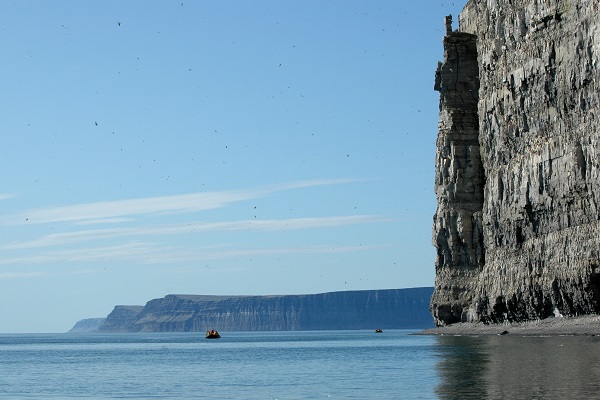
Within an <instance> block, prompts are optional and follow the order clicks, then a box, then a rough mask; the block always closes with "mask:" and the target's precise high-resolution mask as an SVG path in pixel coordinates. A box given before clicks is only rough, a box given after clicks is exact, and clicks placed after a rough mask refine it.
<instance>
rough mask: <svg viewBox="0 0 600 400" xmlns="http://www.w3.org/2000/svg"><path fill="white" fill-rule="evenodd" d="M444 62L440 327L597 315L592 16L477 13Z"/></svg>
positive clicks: (545, 4)
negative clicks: (481, 322)
mask: <svg viewBox="0 0 600 400" xmlns="http://www.w3.org/2000/svg"><path fill="white" fill-rule="evenodd" d="M444 48H445V54H444V63H440V65H439V66H438V72H437V74H436V84H435V88H436V89H437V90H439V91H440V128H439V134H438V141H437V157H436V182H435V187H436V194H437V198H438V210H437V212H436V215H435V217H434V227H433V242H434V245H435V246H436V248H437V253H438V257H437V261H436V284H435V291H434V295H433V296H432V301H431V309H432V312H433V315H434V318H435V320H436V324H438V325H445V324H450V323H453V322H458V321H483V322H501V321H505V320H508V321H522V320H528V319H536V318H546V317H548V316H552V315H559V314H562V315H576V314H587V313H596V312H598V311H600V204H599V202H600V128H599V123H600V115H599V112H600V109H599V106H600V76H599V75H598V74H599V72H600V71H599V66H600V65H599V64H600V2H598V1H593V0H590V1H586V0H581V1H567V0H553V1H550V0H472V1H469V2H468V3H467V4H466V6H465V7H464V9H463V11H462V12H461V14H460V15H459V28H458V30H457V31H454V32H452V30H451V28H449V29H448V31H447V35H446V37H445V38H444ZM473 50H475V53H474V52H473ZM474 65H476V68H475V67H474ZM475 92H476V93H475ZM474 102H475V103H476V107H474ZM473 114H475V115H473ZM471 117H473V118H471ZM475 132H477V134H476V135H475ZM475 136H477V137H476V138H475Z"/></svg>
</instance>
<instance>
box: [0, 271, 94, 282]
mask: <svg viewBox="0 0 600 400" xmlns="http://www.w3.org/2000/svg"><path fill="white" fill-rule="evenodd" d="M95 273H97V271H93V270H78V271H67V272H59V273H54V272H46V271H44V272H42V271H33V272H1V273H0V280H6V279H28V278H44V277H49V276H67V275H85V274H95Z"/></svg>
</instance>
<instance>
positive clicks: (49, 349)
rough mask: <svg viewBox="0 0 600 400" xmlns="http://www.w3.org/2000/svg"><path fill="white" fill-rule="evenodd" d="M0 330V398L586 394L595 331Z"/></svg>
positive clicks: (590, 393) (596, 357) (597, 380)
mask: <svg viewBox="0 0 600 400" xmlns="http://www.w3.org/2000/svg"><path fill="white" fill-rule="evenodd" d="M410 333H412V331H401V330H400V331H385V332H383V333H379V334H376V333H374V332H371V331H318V332H264V333H261V332H243V333H242V332H222V335H223V337H222V338H221V339H217V340H206V339H204V338H203V335H201V334H200V335H198V334H180V333H169V334H126V335H123V334H48V335H39V334H32V335H0V398H4V399H79V400H81V399H593V398H600V339H599V338H596V337H535V338H528V337H511V336H510V335H508V336H492V337H451V336H442V337H432V336H415V335H411V334H410Z"/></svg>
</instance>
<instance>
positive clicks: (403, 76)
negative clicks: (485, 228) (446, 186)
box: [0, 0, 463, 332]
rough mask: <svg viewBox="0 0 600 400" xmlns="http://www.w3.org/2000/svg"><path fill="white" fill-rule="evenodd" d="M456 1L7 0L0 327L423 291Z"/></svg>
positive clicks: (0, 92) (2, 27)
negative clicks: (175, 304)
mask: <svg viewBox="0 0 600 400" xmlns="http://www.w3.org/2000/svg"><path fill="white" fill-rule="evenodd" d="M462 5H463V3H460V4H459V3H456V4H452V3H451V2H445V1H443V0H442V1H417V2H408V1H399V0H389V1H366V0H364V1H351V0H331V1H326V0H302V1H301V0H297V1H281V0H279V1H245V0H244V1H242V0H240V1H190V0H177V1H146V0H144V1H122V0H118V1H105V0H103V1H79V0H58V1H23V0H18V1H17V0H15V1H9V0H5V1H2V2H0V38H1V40H0V52H1V53H2V67H1V69H0V71H1V73H0V108H1V110H2V122H1V124H0V129H1V132H0V138H1V142H0V169H1V171H2V174H1V175H0V176H1V177H2V178H1V183H2V185H1V187H0V206H1V208H0V225H1V237H0V296H1V301H0V332H65V331H67V330H68V329H70V328H71V327H72V326H73V324H74V323H75V322H77V321H78V320H80V319H83V318H90V317H105V316H106V315H107V314H108V313H110V311H111V310H112V309H113V307H114V306H115V305H118V304H139V305H143V304H145V303H146V302H147V301H149V300H151V299H153V298H159V297H163V296H165V295H167V294H247V295H266V294H302V293H322V292H329V291H340V290H363V289H388V288H407V287H418V286H433V280H434V276H435V271H434V257H435V249H434V247H433V246H432V244H431V223H432V216H433V214H434V212H435V194H434V192H433V180H434V156H435V140H436V135H437V123H438V94H437V93H436V92H434V91H433V84H434V72H435V69H436V66H437V61H438V60H441V59H442V57H443V49H442V37H443V31H444V16H445V15H447V14H453V15H455V16H456V15H457V14H458V12H459V11H460V8H461V7H462ZM455 20H456V17H455Z"/></svg>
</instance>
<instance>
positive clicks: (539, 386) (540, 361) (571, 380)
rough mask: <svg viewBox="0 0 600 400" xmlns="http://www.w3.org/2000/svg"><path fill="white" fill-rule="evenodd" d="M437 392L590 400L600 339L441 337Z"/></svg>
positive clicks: (597, 387)
mask: <svg viewBox="0 0 600 400" xmlns="http://www.w3.org/2000/svg"><path fill="white" fill-rule="evenodd" d="M438 344H439V356H440V360H439V362H438V363H437V370H438V374H439V376H440V384H439V385H438V387H437V388H436V393H437V395H438V396H439V398H440V399H443V400H458V399H461V400H462V399H492V400H494V399H572V398H580V399H590V398H597V397H596V396H598V393H600V380H599V379H598V377H600V338H597V337H573V336H570V337H564V336H559V337H516V336H480V337H468V336H440V337H438Z"/></svg>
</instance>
